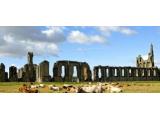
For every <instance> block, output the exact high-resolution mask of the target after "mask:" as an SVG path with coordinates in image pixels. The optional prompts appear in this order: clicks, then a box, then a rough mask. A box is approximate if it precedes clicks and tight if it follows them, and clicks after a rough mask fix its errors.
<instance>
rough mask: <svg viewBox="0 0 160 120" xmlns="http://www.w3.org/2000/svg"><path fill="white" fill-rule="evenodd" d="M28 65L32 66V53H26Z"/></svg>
mask: <svg viewBox="0 0 160 120" xmlns="http://www.w3.org/2000/svg"><path fill="white" fill-rule="evenodd" d="M27 58H28V64H29V65H31V64H33V52H28V57H27Z"/></svg>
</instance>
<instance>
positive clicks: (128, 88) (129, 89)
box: [0, 81, 160, 93]
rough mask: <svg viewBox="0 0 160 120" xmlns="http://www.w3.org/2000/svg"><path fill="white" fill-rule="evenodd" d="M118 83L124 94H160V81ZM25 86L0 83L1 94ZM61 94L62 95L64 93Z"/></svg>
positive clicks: (50, 91) (76, 84)
mask: <svg viewBox="0 0 160 120" xmlns="http://www.w3.org/2000/svg"><path fill="white" fill-rule="evenodd" d="M118 83H119V84H120V85H122V86H123V87H122V89H123V92H124V93H160V81H124V82H122V81H121V82H118ZM23 84H24V82H0V93H18V92H19V91H18V89H19V87H21V86H22V85H23ZM25 84H29V83H25ZM35 84H38V83H35ZM43 84H45V85H50V84H54V85H56V86H62V85H63V84H72V85H74V86H79V85H84V84H87V83H85V82H83V83H73V82H65V83H63V82H45V83H43ZM94 84H96V83H94ZM39 91H40V93H53V91H52V90H49V89H48V87H45V88H39ZM60 92H61V93H62V92H63V91H60ZM106 92H107V91H106ZM55 93H57V92H55Z"/></svg>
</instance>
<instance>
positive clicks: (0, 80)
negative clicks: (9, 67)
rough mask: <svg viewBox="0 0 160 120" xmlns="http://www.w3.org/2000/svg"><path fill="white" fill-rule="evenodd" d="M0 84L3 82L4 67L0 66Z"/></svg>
mask: <svg viewBox="0 0 160 120" xmlns="http://www.w3.org/2000/svg"><path fill="white" fill-rule="evenodd" d="M0 82H5V65H4V64H3V63H1V64H0Z"/></svg>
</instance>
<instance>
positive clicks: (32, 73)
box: [0, 44, 160, 82]
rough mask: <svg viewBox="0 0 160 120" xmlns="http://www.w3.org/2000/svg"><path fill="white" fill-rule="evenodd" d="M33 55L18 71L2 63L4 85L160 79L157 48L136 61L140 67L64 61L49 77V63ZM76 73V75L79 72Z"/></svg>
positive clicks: (1, 78) (1, 73)
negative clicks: (34, 60) (155, 51)
mask: <svg viewBox="0 0 160 120" xmlns="http://www.w3.org/2000/svg"><path fill="white" fill-rule="evenodd" d="M33 57H34V55H33V52H28V55H27V64H25V65H24V66H23V67H22V68H19V69H17V67H16V66H11V67H9V77H8V72H6V71H5V65H4V64H3V63H1V64H0V82H52V81H59V82H84V81H96V82H107V81H135V80H141V81H145V80H160V69H159V68H158V67H156V66H155V63H154V51H153V45H152V44H151V46H150V51H149V53H148V59H143V57H142V56H141V55H139V56H138V57H137V58H136V66H135V67H131V66H108V65H106V66H101V65H98V66H94V68H93V71H91V69H90V66H89V64H88V63H86V62H78V61H68V60H62V61H57V62H55V63H54V66H53V77H51V76H50V74H49V62H48V61H47V60H44V61H42V62H41V63H40V64H39V65H37V64H34V62H33ZM75 71H76V72H75Z"/></svg>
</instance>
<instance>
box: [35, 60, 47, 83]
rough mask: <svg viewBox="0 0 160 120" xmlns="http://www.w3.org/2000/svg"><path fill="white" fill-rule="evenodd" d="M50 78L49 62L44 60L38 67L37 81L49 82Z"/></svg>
mask: <svg viewBox="0 0 160 120" xmlns="http://www.w3.org/2000/svg"><path fill="white" fill-rule="evenodd" d="M49 80H50V75H49V62H48V61H46V60H45V61H43V62H41V63H40V64H39V65H37V68H36V81H37V82H48V81H49Z"/></svg>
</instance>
